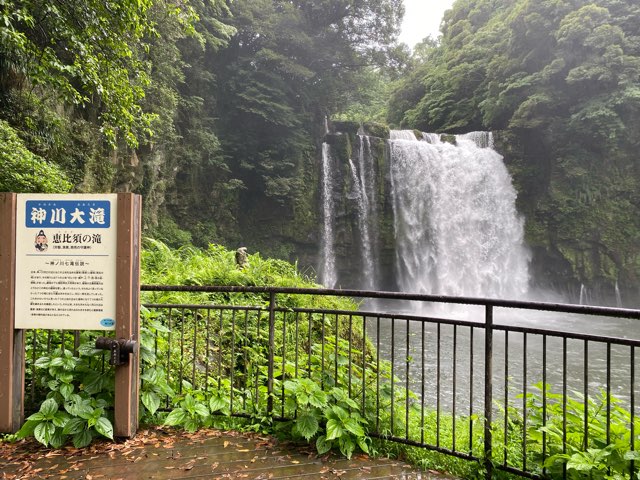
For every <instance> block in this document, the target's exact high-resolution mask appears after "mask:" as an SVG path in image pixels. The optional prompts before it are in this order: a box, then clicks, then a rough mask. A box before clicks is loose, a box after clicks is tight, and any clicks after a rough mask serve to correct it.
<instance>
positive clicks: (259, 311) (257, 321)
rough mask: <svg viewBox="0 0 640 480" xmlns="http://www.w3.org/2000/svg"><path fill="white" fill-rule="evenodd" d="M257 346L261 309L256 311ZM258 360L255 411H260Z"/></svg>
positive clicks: (258, 342)
mask: <svg viewBox="0 0 640 480" xmlns="http://www.w3.org/2000/svg"><path fill="white" fill-rule="evenodd" d="M256 317H257V318H256V345H260V320H262V309H261V308H259V309H258V310H256ZM257 362H258V360H257V359H256V366H255V376H254V377H255V384H254V387H255V390H256V393H255V398H256V400H255V406H254V410H255V411H260V365H257Z"/></svg>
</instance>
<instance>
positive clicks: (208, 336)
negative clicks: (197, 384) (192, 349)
mask: <svg viewBox="0 0 640 480" xmlns="http://www.w3.org/2000/svg"><path fill="white" fill-rule="evenodd" d="M210 327H211V309H210V308H208V309H207V323H206V326H205V328H206V329H207V334H206V338H205V344H204V391H205V392H208V391H209V349H210V348H211V343H210V342H211V334H210V330H209V329H210ZM156 344H157V342H156ZM244 363H245V365H246V364H247V362H244Z"/></svg>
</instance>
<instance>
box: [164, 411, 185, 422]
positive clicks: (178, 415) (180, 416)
mask: <svg viewBox="0 0 640 480" xmlns="http://www.w3.org/2000/svg"><path fill="white" fill-rule="evenodd" d="M186 418H187V412H186V411H185V410H184V408H175V409H173V410H172V411H171V413H169V415H167V418H165V420H164V424H165V425H171V426H175V425H182V424H183V423H184V421H185V419H186Z"/></svg>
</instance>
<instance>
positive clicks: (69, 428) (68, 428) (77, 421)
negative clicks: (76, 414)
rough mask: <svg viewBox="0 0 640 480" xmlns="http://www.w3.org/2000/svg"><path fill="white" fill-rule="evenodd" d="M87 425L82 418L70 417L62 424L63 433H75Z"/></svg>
mask: <svg viewBox="0 0 640 480" xmlns="http://www.w3.org/2000/svg"><path fill="white" fill-rule="evenodd" d="M86 426H87V421H86V420H84V419H82V418H72V419H70V420H69V421H68V422H67V424H66V425H65V426H64V433H65V434H67V435H75V434H76V433H80V432H81V431H82V430H84V429H85V428H86Z"/></svg>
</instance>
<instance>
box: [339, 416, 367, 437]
mask: <svg viewBox="0 0 640 480" xmlns="http://www.w3.org/2000/svg"><path fill="white" fill-rule="evenodd" d="M343 426H344V428H346V429H347V430H349V431H350V432H351V433H353V434H354V435H355V436H356V437H364V429H363V428H362V425H360V424H359V423H358V421H357V420H356V419H354V418H348V419H347V421H346V422H344V423H343Z"/></svg>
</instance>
